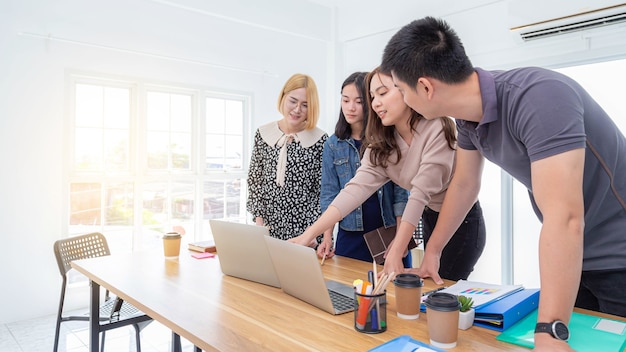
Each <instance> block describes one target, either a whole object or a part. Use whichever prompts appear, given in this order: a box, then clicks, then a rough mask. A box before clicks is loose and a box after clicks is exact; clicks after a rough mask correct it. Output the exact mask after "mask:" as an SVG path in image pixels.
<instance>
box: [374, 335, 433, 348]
mask: <svg viewBox="0 0 626 352" xmlns="http://www.w3.org/2000/svg"><path fill="white" fill-rule="evenodd" d="M405 351H408V352H419V351H433V352H445V350H442V349H440V348H437V347H435V346H432V345H429V344H427V343H423V342H421V341H417V340H414V339H412V338H411V336H409V335H401V336H398V337H396V338H395V339H393V340H390V341H387V342H385V343H384V344H382V345H380V346H377V347H374V348H372V349H371V350H368V352H405Z"/></svg>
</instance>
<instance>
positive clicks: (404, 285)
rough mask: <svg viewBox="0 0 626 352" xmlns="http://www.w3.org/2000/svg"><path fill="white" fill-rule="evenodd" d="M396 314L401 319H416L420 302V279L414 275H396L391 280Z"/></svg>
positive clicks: (421, 283) (418, 314) (421, 284)
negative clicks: (393, 287)
mask: <svg viewBox="0 0 626 352" xmlns="http://www.w3.org/2000/svg"><path fill="white" fill-rule="evenodd" d="M393 284H394V286H395V293H396V314H397V315H398V317H399V318H402V319H417V318H419V316H420V305H421V300H422V286H423V282H422V279H421V278H420V277H419V276H418V275H415V274H398V275H396V278H395V279H394V280H393Z"/></svg>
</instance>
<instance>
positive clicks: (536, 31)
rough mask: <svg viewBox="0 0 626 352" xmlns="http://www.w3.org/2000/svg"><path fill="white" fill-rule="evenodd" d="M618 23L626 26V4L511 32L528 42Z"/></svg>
mask: <svg viewBox="0 0 626 352" xmlns="http://www.w3.org/2000/svg"><path fill="white" fill-rule="evenodd" d="M620 23H624V24H625V25H626V4H620V5H615V6H610V7H605V8H601V9H596V10H591V11H585V12H580V13H576V14H573V15H569V16H563V17H559V18H553V19H548V20H544V21H540V22H535V23H530V24H526V25H520V26H516V27H513V28H511V31H513V32H514V33H517V34H518V35H519V37H521V39H522V40H524V41H530V40H536V39H541V38H546V37H551V36H555V35H561V34H566V33H571V32H576V31H583V30H590V29H593V28H599V27H606V26H614V25H618V24H620Z"/></svg>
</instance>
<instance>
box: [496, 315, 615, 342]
mask: <svg viewBox="0 0 626 352" xmlns="http://www.w3.org/2000/svg"><path fill="white" fill-rule="evenodd" d="M536 323H537V310H535V311H533V312H532V313H530V314H528V315H527V316H526V317H524V318H522V319H521V320H520V321H518V322H517V323H515V325H513V326H512V327H511V328H509V329H507V330H505V331H504V332H503V333H501V334H500V335H498V336H496V339H498V340H500V341H505V342H508V343H512V344H515V345H520V346H524V347H528V348H533V347H534V342H535V341H534V338H535V324H536ZM569 332H570V338H569V341H568V343H569V345H570V347H572V348H573V349H574V350H576V351H578V352H586V351H589V352H597V351H602V352H622V351H624V348H625V347H626V322H623V321H617V320H613V319H606V318H601V317H597V316H593V315H588V314H583V313H577V312H573V313H572V317H571V318H570V321H569Z"/></svg>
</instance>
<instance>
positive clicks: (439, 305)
mask: <svg viewBox="0 0 626 352" xmlns="http://www.w3.org/2000/svg"><path fill="white" fill-rule="evenodd" d="M424 304H425V305H426V318H427V320H428V336H429V337H430V344H431V345H433V346H435V347H439V348H446V349H447V348H454V347H456V342H457V338H458V334H459V311H460V308H461V304H460V303H459V299H458V297H457V296H456V295H453V294H450V293H443V292H437V293H433V294H432V295H430V296H428V298H427V299H426V300H425V301H424Z"/></svg>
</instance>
